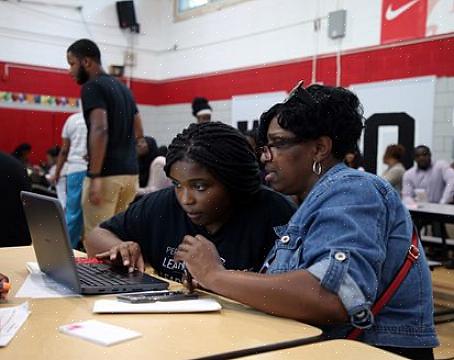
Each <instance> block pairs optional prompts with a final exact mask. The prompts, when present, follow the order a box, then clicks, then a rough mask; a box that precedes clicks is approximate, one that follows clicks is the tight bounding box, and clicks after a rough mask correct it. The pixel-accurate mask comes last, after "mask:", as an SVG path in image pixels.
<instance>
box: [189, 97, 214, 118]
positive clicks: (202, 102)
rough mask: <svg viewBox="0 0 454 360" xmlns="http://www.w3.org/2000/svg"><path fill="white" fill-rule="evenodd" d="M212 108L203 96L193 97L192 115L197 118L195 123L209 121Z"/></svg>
mask: <svg viewBox="0 0 454 360" xmlns="http://www.w3.org/2000/svg"><path fill="white" fill-rule="evenodd" d="M212 113H213V109H211V106H210V105H209V104H208V100H207V99H205V98H204V97H195V98H194V99H193V100H192V115H194V116H195V118H196V119H197V123H199V124H200V123H204V122H209V121H211V114H212Z"/></svg>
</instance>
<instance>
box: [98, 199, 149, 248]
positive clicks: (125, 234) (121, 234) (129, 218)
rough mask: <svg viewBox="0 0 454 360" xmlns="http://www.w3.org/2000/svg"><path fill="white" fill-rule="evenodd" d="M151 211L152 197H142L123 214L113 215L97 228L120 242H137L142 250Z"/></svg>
mask: <svg viewBox="0 0 454 360" xmlns="http://www.w3.org/2000/svg"><path fill="white" fill-rule="evenodd" d="M150 195H152V194H150ZM152 209H153V197H150V196H144V197H143V198H142V199H140V200H139V201H136V202H135V203H133V204H131V205H129V207H128V209H127V210H126V211H125V212H122V213H120V214H117V215H115V216H114V217H112V218H110V219H109V220H106V221H104V222H103V223H101V224H100V225H99V226H100V227H101V228H103V229H106V230H109V231H110V232H112V233H114V234H115V235H116V236H117V237H118V238H120V239H121V240H122V241H135V242H137V243H138V244H139V245H140V247H141V248H142V249H144V246H145V247H146V244H145V240H146V239H147V234H146V228H147V226H146V225H147V223H148V222H149V221H152V218H153V217H152V216H149V215H148V214H151V213H152V212H153V210H152ZM147 215H148V216H147ZM148 241H150V239H148Z"/></svg>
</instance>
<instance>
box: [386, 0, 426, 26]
mask: <svg viewBox="0 0 454 360" xmlns="http://www.w3.org/2000/svg"><path fill="white" fill-rule="evenodd" d="M417 2H419V0H412V1H410V2H408V3H406V4H405V5H402V6H401V7H398V8H397V9H393V6H392V4H389V5H388V8H387V9H386V13H385V19H386V20H388V21H392V20H394V19H396V18H397V17H399V16H400V15H402V14H403V13H404V12H405V11H407V10H408V9H410V8H411V7H412V6H413V5H415V4H416V3H417Z"/></svg>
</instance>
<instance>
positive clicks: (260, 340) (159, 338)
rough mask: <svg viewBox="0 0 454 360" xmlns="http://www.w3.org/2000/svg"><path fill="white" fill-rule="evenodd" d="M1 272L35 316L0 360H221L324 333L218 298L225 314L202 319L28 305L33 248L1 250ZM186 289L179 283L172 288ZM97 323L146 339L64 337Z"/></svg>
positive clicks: (45, 302)
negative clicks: (99, 341) (216, 359)
mask: <svg viewBox="0 0 454 360" xmlns="http://www.w3.org/2000/svg"><path fill="white" fill-rule="evenodd" d="M0 259H1V265H0V272H2V273H3V274H5V275H7V276H8V277H9V278H10V281H11V284H12V289H11V291H10V293H9V295H8V303H6V304H0V307H5V306H8V305H18V304H21V303H23V302H24V301H26V300H28V301H29V305H30V310H31V315H30V316H29V318H28V320H27V321H26V322H25V324H24V325H23V326H22V328H21V329H20V330H19V331H18V333H17V335H16V337H15V338H14V339H12V340H11V342H10V343H9V345H8V346H7V347H5V348H0V358H1V359H2V360H7V359H33V360H37V359H46V360H52V359H84V358H86V359H88V358H93V359H97V358H98V359H99V358H115V359H120V358H122V359H126V358H129V359H139V358H145V357H153V358H155V359H188V358H191V359H193V358H200V357H208V356H217V355H219V354H225V353H230V352H237V354H238V355H239V354H240V353H243V352H244V353H245V354H248V353H254V352H255V351H264V350H270V349H273V348H274V349H276V348H283V347H288V346H295V345H301V344H304V343H307V342H310V341H315V340H317V339H318V338H319V336H320V335H321V330H319V329H317V328H315V327H313V326H309V325H306V324H303V323H301V322H297V321H294V320H289V319H283V318H279V317H275V316H271V315H267V314H264V313H262V312H259V311H256V310H253V309H251V308H249V307H247V306H244V305H241V304H238V303H235V302H231V301H228V300H226V299H221V298H217V299H218V301H219V302H220V303H221V304H222V306H223V309H222V310H221V311H220V312H214V313H198V314H116V315H114V314H93V313H92V307H93V303H94V301H95V300H97V299H101V298H114V295H102V296H84V297H71V298H58V299H23V298H16V297H15V296H14V295H15V293H16V292H17V290H18V289H19V288H20V286H21V285H22V282H23V281H24V279H25V278H26V276H27V275H28V272H27V270H26V268H25V262H27V261H35V255H34V252H33V249H32V248H31V247H16V248H0ZM176 287H181V285H179V284H177V283H174V284H172V288H176ZM89 319H95V320H100V321H104V322H107V323H110V324H113V325H118V326H122V327H126V328H130V329H131V330H135V331H138V332H140V333H142V334H143V335H142V337H140V338H138V339H135V340H131V341H127V342H124V343H121V344H117V345H113V346H111V347H104V346H100V345H96V344H93V343H91V342H88V341H85V340H82V339H80V338H77V337H72V336H68V335H64V334H62V333H60V332H59V331H58V327H59V326H61V325H65V324H69V323H72V322H78V321H84V320H89Z"/></svg>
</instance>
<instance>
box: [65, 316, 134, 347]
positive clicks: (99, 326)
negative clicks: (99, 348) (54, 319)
mask: <svg viewBox="0 0 454 360" xmlns="http://www.w3.org/2000/svg"><path fill="white" fill-rule="evenodd" d="M59 330H60V332H62V333H64V334H67V335H72V336H77V337H80V338H81V339H85V340H88V341H91V342H94V343H96V344H99V345H104V346H110V345H114V344H118V343H120V342H123V341H126V340H131V339H135V338H138V337H140V336H142V334H141V333H139V332H137V331H132V330H129V329H126V328H123V327H121V326H116V325H111V324H108V323H105V322H102V321H97V320H87V321H82V322H78V323H72V324H68V325H62V326H60V327H59Z"/></svg>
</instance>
